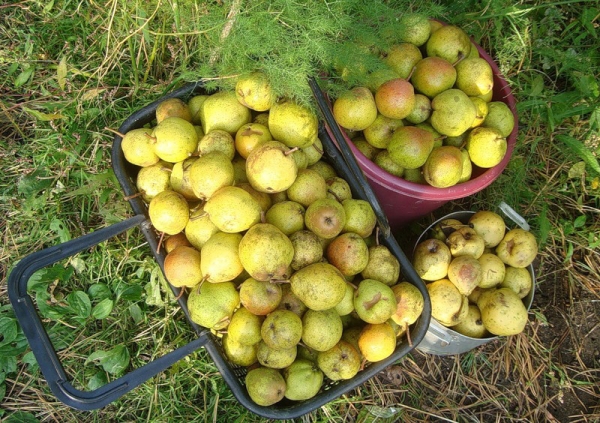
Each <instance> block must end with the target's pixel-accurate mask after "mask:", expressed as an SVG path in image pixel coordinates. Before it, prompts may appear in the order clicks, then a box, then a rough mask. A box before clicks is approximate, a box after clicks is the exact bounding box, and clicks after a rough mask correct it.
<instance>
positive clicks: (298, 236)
mask: <svg viewBox="0 0 600 423" xmlns="http://www.w3.org/2000/svg"><path fill="white" fill-rule="evenodd" d="M289 238H290V241H291V242H292V246H293V247H294V258H293V259H292V263H291V266H292V269H293V270H299V269H302V268H303V267H305V266H308V265H309V264H312V263H317V262H319V261H321V259H322V258H323V245H322V244H321V241H320V240H319V237H318V236H317V235H316V234H315V233H314V232H311V231H308V230H300V231H296V232H294V233H293V234H291V235H290V236H289Z"/></svg>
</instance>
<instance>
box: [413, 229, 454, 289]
mask: <svg viewBox="0 0 600 423" xmlns="http://www.w3.org/2000/svg"><path fill="white" fill-rule="evenodd" d="M451 260H452V254H451V253H450V249H449V248H448V246H447V245H446V244H445V243H444V242H443V241H440V240H439V239H436V238H430V239H426V240H425V241H421V242H420V243H419V244H417V246H416V247H415V251H414V253H413V267H414V268H415V270H416V272H417V274H418V275H419V276H420V277H421V278H422V279H423V280H426V281H435V280H438V279H443V278H445V277H446V275H447V274H448V266H449V265H450V261H451Z"/></svg>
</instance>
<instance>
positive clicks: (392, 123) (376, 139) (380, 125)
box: [363, 113, 404, 149]
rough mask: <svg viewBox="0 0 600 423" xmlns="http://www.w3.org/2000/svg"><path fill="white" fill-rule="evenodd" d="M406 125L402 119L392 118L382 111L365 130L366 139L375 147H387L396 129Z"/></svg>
mask: <svg viewBox="0 0 600 423" xmlns="http://www.w3.org/2000/svg"><path fill="white" fill-rule="evenodd" d="M401 126H404V124H403V123H402V119H392V118H389V117H387V116H384V115H382V114H381V113H378V114H377V117H376V118H375V120H374V121H373V123H371V124H370V125H369V126H368V127H366V128H365V129H364V130H363V136H364V138H365V140H366V141H367V142H368V143H369V144H371V145H372V146H373V147H375V148H381V149H383V148H387V147H388V145H389V144H390V141H391V139H392V135H393V134H394V132H395V131H396V129H398V128H400V127H401Z"/></svg>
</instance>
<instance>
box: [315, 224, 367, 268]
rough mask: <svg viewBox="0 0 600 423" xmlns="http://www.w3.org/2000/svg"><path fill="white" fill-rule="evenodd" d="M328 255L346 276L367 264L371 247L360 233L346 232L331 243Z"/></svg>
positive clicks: (329, 259) (328, 258)
mask: <svg viewBox="0 0 600 423" xmlns="http://www.w3.org/2000/svg"><path fill="white" fill-rule="evenodd" d="M326 257H327V260H328V261H329V263H331V264H332V265H334V266H335V267H337V268H338V270H339V271H340V272H342V274H343V275H344V276H354V275H358V274H359V273H360V272H362V271H363V269H364V268H365V267H366V266H367V263H368V262H369V248H368V247H367V244H366V243H365V241H364V239H363V238H362V237H361V236H360V235H358V234H357V233H354V232H346V233H343V234H341V235H338V236H337V237H336V238H334V239H333V241H331V243H329V245H328V246H327V251H326Z"/></svg>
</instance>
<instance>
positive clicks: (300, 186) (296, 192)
mask: <svg viewBox="0 0 600 423" xmlns="http://www.w3.org/2000/svg"><path fill="white" fill-rule="evenodd" d="M287 195H288V198H289V199H290V200H291V201H295V202H297V203H300V204H301V205H302V206H304V207H308V206H309V205H310V204H311V203H312V202H314V201H315V200H319V199H321V198H325V197H327V183H326V182H325V178H323V176H321V174H320V173H319V172H317V171H316V170H313V169H299V170H298V175H297V176H296V179H295V180H294V182H293V183H292V185H290V187H289V188H288V189H287Z"/></svg>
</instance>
